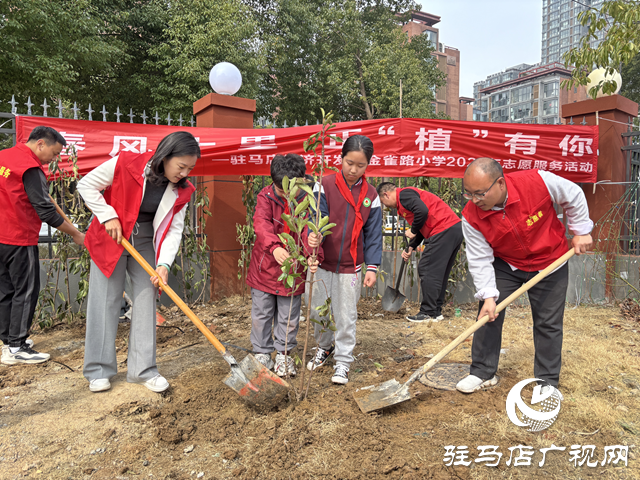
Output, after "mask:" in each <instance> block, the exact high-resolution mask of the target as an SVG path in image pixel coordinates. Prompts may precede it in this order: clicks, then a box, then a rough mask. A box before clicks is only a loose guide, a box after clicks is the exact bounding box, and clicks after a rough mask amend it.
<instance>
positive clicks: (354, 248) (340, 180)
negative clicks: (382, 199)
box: [336, 172, 369, 267]
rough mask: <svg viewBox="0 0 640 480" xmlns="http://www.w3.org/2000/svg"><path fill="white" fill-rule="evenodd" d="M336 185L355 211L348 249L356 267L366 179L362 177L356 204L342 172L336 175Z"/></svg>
mask: <svg viewBox="0 0 640 480" xmlns="http://www.w3.org/2000/svg"><path fill="white" fill-rule="evenodd" d="M336 185H338V191H339V192H340V194H341V195H342V197H343V198H344V199H345V200H346V201H347V203H348V204H349V205H351V206H352V207H353V209H354V210H355V211H356V219H355V221H354V222H353V231H352V232H351V247H350V248H349V252H350V253H351V256H352V257H353V266H354V267H357V265H356V262H357V257H358V239H359V238H360V232H361V231H362V226H363V225H364V221H363V220H362V214H361V213H360V207H361V206H362V202H363V201H364V199H365V197H366V196H367V191H368V190H369V188H368V183H367V179H366V178H365V176H364V175H362V186H361V187H360V196H359V197H358V203H356V202H354V201H353V194H352V193H351V190H349V187H348V185H347V182H346V181H345V179H344V175H343V174H342V172H340V173H336Z"/></svg>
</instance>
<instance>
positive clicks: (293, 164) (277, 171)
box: [271, 153, 307, 188]
mask: <svg viewBox="0 0 640 480" xmlns="http://www.w3.org/2000/svg"><path fill="white" fill-rule="evenodd" d="M306 170H307V166H306V165H305V163H304V158H302V157H301V156H300V155H296V154H295V153H287V154H286V155H276V156H275V157H273V160H272V161H271V180H272V181H273V184H274V185H275V186H276V187H278V188H282V179H283V178H284V177H287V178H304V176H305V172H306Z"/></svg>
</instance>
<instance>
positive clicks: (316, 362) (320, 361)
mask: <svg viewBox="0 0 640 480" xmlns="http://www.w3.org/2000/svg"><path fill="white" fill-rule="evenodd" d="M334 349H335V346H333V345H331V348H330V349H329V350H324V349H322V348H320V347H318V351H317V352H316V356H315V357H313V360H310V361H309V362H308V363H307V370H309V371H311V370H315V369H316V368H320V367H321V366H323V365H324V364H325V363H327V360H329V357H330V356H331V355H332V354H333V350H334Z"/></svg>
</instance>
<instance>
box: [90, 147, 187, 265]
mask: <svg viewBox="0 0 640 480" xmlns="http://www.w3.org/2000/svg"><path fill="white" fill-rule="evenodd" d="M152 156H153V152H147V153H142V154H136V153H131V152H123V153H120V155H119V156H118V161H117V163H116V169H115V172H114V175H113V183H112V185H111V186H110V187H107V188H106V189H105V191H104V199H105V200H106V202H107V203H108V204H109V205H111V206H112V207H113V208H114V209H115V211H116V213H117V214H118V217H119V219H120V223H121V224H122V236H123V237H124V238H129V237H130V236H131V233H132V232H133V227H134V226H135V223H136V220H137V219H138V213H139V211H140V204H141V203H142V188H143V186H144V182H145V177H144V169H145V167H146V165H147V163H149V160H151V157H152ZM187 184H188V186H187V188H178V189H176V192H177V193H178V198H176V203H175V204H174V205H173V210H171V212H170V213H169V214H168V215H171V217H170V220H169V224H168V226H167V228H165V229H164V232H163V233H162V237H161V238H160V240H159V241H158V240H157V241H156V245H157V251H156V259H157V258H158V254H159V252H160V249H161V248H162V242H163V241H164V239H165V237H166V235H167V232H168V231H169V225H171V222H173V217H174V216H175V214H176V213H178V212H179V211H180V210H182V208H183V207H184V206H185V205H186V204H187V203H188V202H189V199H190V198H191V194H192V193H193V191H194V190H195V187H194V186H193V185H192V184H191V182H188V181H187ZM84 246H85V247H87V250H88V251H89V254H90V255H91V259H92V260H93V261H94V262H95V264H96V265H97V266H98V268H99V269H100V271H101V272H102V273H104V274H105V276H107V277H111V274H112V273H113V270H114V269H115V267H116V264H117V263H118V260H119V259H120V256H121V255H122V252H123V251H124V247H123V246H122V245H118V244H117V243H116V242H115V241H114V240H113V239H112V238H111V237H110V236H109V234H107V230H106V229H105V228H104V225H102V224H101V223H100V221H99V220H98V219H97V218H96V217H94V219H93V221H92V222H91V225H90V226H89V230H87V235H86V237H85V240H84Z"/></svg>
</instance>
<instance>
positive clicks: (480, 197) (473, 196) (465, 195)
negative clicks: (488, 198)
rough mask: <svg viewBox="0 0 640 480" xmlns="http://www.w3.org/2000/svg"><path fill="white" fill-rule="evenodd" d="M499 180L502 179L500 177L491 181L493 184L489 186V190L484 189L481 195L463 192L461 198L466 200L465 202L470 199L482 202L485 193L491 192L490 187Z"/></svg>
mask: <svg viewBox="0 0 640 480" xmlns="http://www.w3.org/2000/svg"><path fill="white" fill-rule="evenodd" d="M501 178H502V177H498V178H496V179H495V180H494V181H493V183H492V184H491V186H490V187H489V188H487V189H486V190H485V191H484V192H482V193H467V192H464V193H463V194H462V196H463V197H464V198H466V199H467V200H471V199H473V198H475V199H476V200H482V199H483V198H484V196H485V195H486V194H487V193H489V190H491V187H493V186H494V185H495V184H496V182H497V181H498V180H500V179H501Z"/></svg>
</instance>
